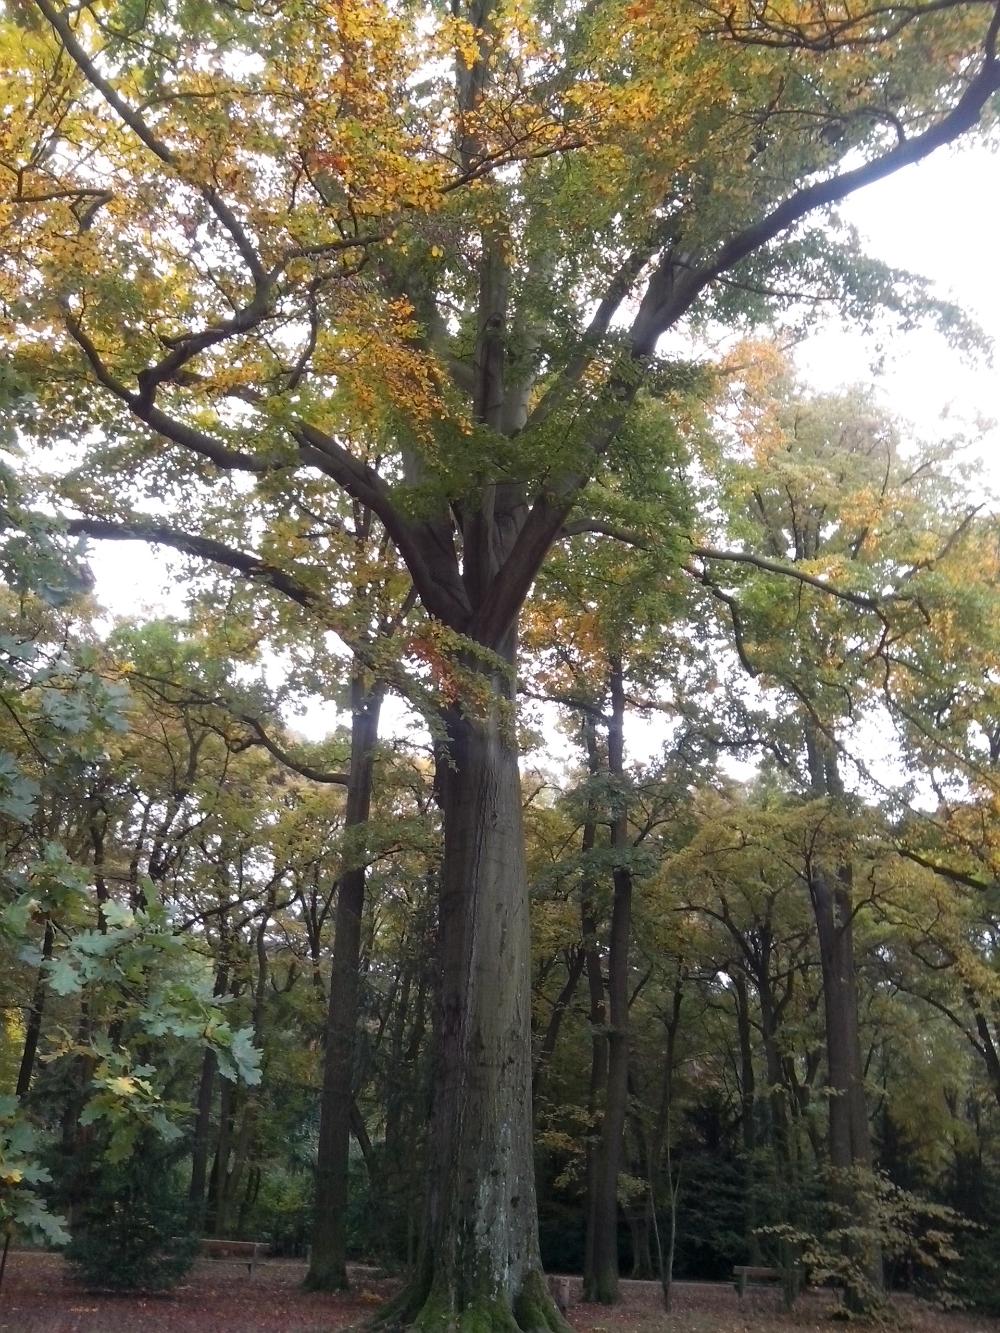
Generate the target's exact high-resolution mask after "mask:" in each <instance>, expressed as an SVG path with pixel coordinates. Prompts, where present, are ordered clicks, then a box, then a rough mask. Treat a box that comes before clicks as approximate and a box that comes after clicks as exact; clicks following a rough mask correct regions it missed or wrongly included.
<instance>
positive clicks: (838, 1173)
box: [806, 726, 884, 1311]
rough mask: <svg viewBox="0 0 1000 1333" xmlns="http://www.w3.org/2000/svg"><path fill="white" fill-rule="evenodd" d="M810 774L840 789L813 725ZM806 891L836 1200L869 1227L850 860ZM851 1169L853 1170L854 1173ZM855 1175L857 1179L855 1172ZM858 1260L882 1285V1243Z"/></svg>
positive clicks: (820, 871) (817, 867)
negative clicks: (819, 984)
mask: <svg viewBox="0 0 1000 1333" xmlns="http://www.w3.org/2000/svg"><path fill="white" fill-rule="evenodd" d="M806 745H807V754H808V760H809V775H810V780H811V785H812V790H813V793H814V795H816V796H826V797H830V798H833V799H838V798H839V797H841V796H842V795H843V790H842V786H841V782H840V775H839V773H838V770H837V756H836V754H835V752H834V751H833V750H832V748H831V746H830V744H829V742H828V741H827V740H826V738H825V737H821V736H820V735H819V734H818V733H817V731H816V730H815V728H813V727H812V726H810V727H808V728H807V731H806ZM809 893H810V898H811V900H812V907H813V916H814V919H815V922H816V934H817V938H818V941H819V953H820V966H821V971H822V975H823V1013H824V1020H825V1036H826V1053H827V1070H828V1083H829V1087H830V1097H829V1152H830V1165H831V1167H832V1168H833V1171H834V1177H835V1180H834V1192H835V1195H836V1198H835V1202H836V1203H838V1205H839V1206H840V1208H841V1210H842V1211H843V1212H845V1214H849V1215H852V1216H853V1217H854V1218H855V1219H856V1220H857V1221H860V1222H861V1223H862V1226H864V1225H865V1224H866V1223H867V1224H868V1225H869V1226H872V1225H873V1224H874V1220H875V1219H874V1217H873V1216H871V1214H870V1208H868V1207H866V1206H865V1204H864V1201H863V1199H862V1198H861V1192H860V1191H859V1189H858V1185H859V1183H861V1182H859V1180H858V1179H857V1173H858V1172H861V1173H870V1172H871V1169H872V1165H873V1161H874V1154H873V1152H872V1140H871V1128H870V1125H869V1121H868V1107H867V1102H866V1098H865V1086H864V1063H863V1060H862V1055H861V1032H860V1023H859V1018H858V986H857V965H856V961H855V954H854V895H853V884H852V871H851V866H850V865H849V864H844V865H841V866H839V867H838V868H837V869H836V870H832V869H831V868H830V867H829V866H827V865H825V864H823V863H822V862H821V861H817V862H816V863H815V864H813V865H812V866H811V868H810V875H809ZM848 1173H851V1174H850V1175H849V1174H848ZM852 1177H853V1178H852ZM852 1250H854V1251H856V1252H855V1253H854V1255H853V1257H854V1260H855V1262H856V1263H857V1264H858V1266H859V1267H860V1268H861V1269H862V1271H863V1272H864V1275H865V1279H866V1281H867V1284H868V1286H869V1288H870V1289H871V1290H876V1291H877V1290H878V1289H880V1288H881V1287H882V1285H883V1280H884V1279H883V1271H882V1254H881V1247H880V1245H879V1243H878V1241H877V1239H876V1238H874V1237H871V1238H869V1239H867V1240H860V1241H857V1242H853V1243H852ZM847 1299H848V1304H849V1305H850V1306H851V1307H852V1308H854V1309H855V1310H857V1311H863V1310H864V1309H865V1308H866V1307H867V1305H868V1304H869V1303H870V1302H869V1298H868V1296H866V1294H865V1293H864V1292H862V1291H861V1290H860V1289H859V1290H856V1291H854V1290H851V1289H850V1288H849V1289H848V1292H847Z"/></svg>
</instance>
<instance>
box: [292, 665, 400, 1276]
mask: <svg viewBox="0 0 1000 1333" xmlns="http://www.w3.org/2000/svg"><path fill="white" fill-rule="evenodd" d="M383 694H384V690H383V687H382V686H381V685H378V684H376V685H375V686H370V685H369V686H366V685H365V682H364V680H363V678H362V677H361V675H360V673H358V672H356V673H355V676H354V679H353V680H352V682H351V768H350V773H349V777H348V785H347V808H346V811H345V815H344V829H345V833H346V835H347V839H348V843H347V850H346V854H345V856H346V859H345V868H344V870H343V872H342V874H341V876H340V883H339V885H338V888H337V908H336V914H335V917H334V939H333V968H332V971H331V974H330V996H329V1008H328V1012H327V1025H326V1049H325V1051H324V1061H323V1093H322V1100H321V1103H320V1124H319V1153H318V1157H317V1163H316V1211H315V1220H314V1223H313V1235H312V1253H311V1256H310V1262H309V1271H308V1273H307V1274H306V1286H307V1287H310V1288H312V1289H313V1290H318V1291H334V1290H340V1289H343V1288H345V1287H346V1286H347V1230H346V1220H347V1203H348V1167H349V1162H350V1146H351V1111H352V1107H353V1105H354V1053H355V1035H356V1029H357V1021H358V967H359V963H360V958H361V918H362V915H363V913H364V905H365V861H364V855H363V851H362V849H361V848H360V847H359V846H353V847H352V846H351V843H350V839H351V837H352V835H353V836H357V833H358V830H360V829H362V828H363V827H364V825H365V824H367V823H368V818H369V815H370V814H371V803H372V787H373V784H374V780H375V746H376V744H377V742H378V724H379V713H380V710H381V706H382V698H383Z"/></svg>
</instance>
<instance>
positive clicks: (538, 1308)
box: [365, 1272, 571, 1333]
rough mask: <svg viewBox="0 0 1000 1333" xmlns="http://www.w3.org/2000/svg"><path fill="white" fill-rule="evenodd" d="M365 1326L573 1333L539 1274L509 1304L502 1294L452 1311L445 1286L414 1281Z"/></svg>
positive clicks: (465, 1332) (380, 1330) (387, 1331)
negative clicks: (512, 1302)
mask: <svg viewBox="0 0 1000 1333" xmlns="http://www.w3.org/2000/svg"><path fill="white" fill-rule="evenodd" d="M365 1327H366V1329H368V1330H370V1331H371V1333H402V1331H403V1330H415V1331H416V1333H571V1326H570V1325H569V1324H568V1323H567V1322H566V1320H565V1319H564V1318H563V1317H562V1315H561V1314H560V1313H559V1310H558V1308H557V1306H556V1303H555V1301H554V1300H553V1299H552V1294H551V1293H550V1291H549V1289H548V1285H547V1283H546V1281H545V1278H544V1277H543V1276H542V1274H541V1273H540V1272H533V1273H530V1274H529V1275H528V1277H527V1278H526V1279H525V1281H524V1284H523V1286H522V1288H521V1293H520V1295H519V1296H518V1298H517V1300H516V1301H515V1302H514V1304H513V1306H512V1305H511V1304H510V1302H509V1301H507V1300H505V1299H504V1298H503V1297H502V1296H499V1297H491V1296H482V1297H478V1298H475V1299H472V1300H468V1301H466V1302H465V1304H464V1305H463V1306H462V1308H461V1309H456V1308H455V1300H454V1295H453V1293H451V1292H450V1291H448V1290H447V1289H446V1288H444V1286H443V1284H438V1283H431V1284H430V1285H429V1286H428V1285H427V1284H426V1283H423V1282H417V1283H414V1284H413V1285H412V1286H410V1287H407V1288H406V1289H405V1290H404V1291H402V1292H401V1293H400V1294H399V1295H398V1296H397V1297H396V1298H395V1299H394V1300H392V1301H390V1302H389V1303H388V1305H385V1306H383V1308H382V1309H381V1310H380V1311H379V1312H378V1314H377V1315H375V1317H374V1319H372V1320H371V1322H370V1323H368V1324H366V1325H365Z"/></svg>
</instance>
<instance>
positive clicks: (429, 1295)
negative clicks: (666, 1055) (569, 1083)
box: [383, 647, 566, 1333]
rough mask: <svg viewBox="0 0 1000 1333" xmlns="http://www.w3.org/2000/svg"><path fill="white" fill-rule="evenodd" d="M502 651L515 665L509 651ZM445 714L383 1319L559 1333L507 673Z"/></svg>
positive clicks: (484, 679)
mask: <svg viewBox="0 0 1000 1333" xmlns="http://www.w3.org/2000/svg"><path fill="white" fill-rule="evenodd" d="M507 655H508V660H510V661H511V662H512V661H513V650H512V647H511V648H510V649H509V651H508V654H507ZM479 682H480V684H481V686H482V689H481V690H480V691H478V692H477V693H478V695H479V699H478V707H476V708H475V709H474V708H473V707H472V705H471V704H470V705H469V706H468V707H460V706H455V707H454V708H452V709H450V710H449V711H448V712H447V714H446V715H445V718H444V725H445V728H446V743H445V744H444V745H443V746H442V747H441V752H440V754H439V771H438V782H439V792H440V801H441V808H442V814H443V816H444V830H445V831H444V860H443V865H442V871H441V900H440V914H439V923H438V931H439V937H438V938H439V945H438V947H439V967H440V973H441V996H440V1014H439V1020H438V1044H437V1053H436V1064H435V1070H434V1083H433V1087H434V1094H433V1097H434V1100H433V1107H432V1115H431V1132H430V1147H429V1152H430V1163H429V1166H430V1170H429V1186H428V1198H427V1209H426V1219H425V1234H424V1237H423V1247H422V1257H421V1261H420V1263H419V1265H418V1271H417V1276H416V1279H415V1281H414V1283H413V1285H412V1286H411V1288H410V1289H409V1290H408V1291H407V1292H406V1293H404V1296H403V1298H402V1299H401V1300H400V1302H399V1303H398V1304H397V1305H396V1306H395V1307H394V1308H393V1309H391V1310H390V1311H387V1312H386V1313H385V1315H384V1316H383V1322H385V1323H389V1324H407V1325H412V1326H414V1327H418V1328H426V1329H453V1328H454V1329H459V1328H460V1329H468V1330H477V1331H478V1330H484V1331H485V1330H495V1329H496V1330H498V1329H508V1330H513V1329H518V1328H519V1329H522V1330H530V1331H532V1333H536V1331H537V1333H542V1331H544V1330H557V1329H565V1328H566V1325H565V1323H564V1321H563V1320H562V1317H561V1316H560V1315H559V1313H558V1311H557V1309H556V1306H555V1303H554V1301H553V1300H552V1299H551V1297H550V1295H549V1292H548V1289H547V1286H546V1284H545V1280H544V1278H543V1276H542V1271H541V1259H540V1255H539V1247H538V1222H537V1211H536V1203H535V1179H534V1162H533V1154H532V1123H531V1015H530V999H531V986H530V936H529V920H528V884H527V871H526V866H525V856H524V834H523V828H522V818H521V785H520V776H519V772H518V762H517V749H516V742H515V739H514V715H513V702H514V696H513V672H512V671H511V673H510V675H507V674H506V673H503V672H499V673H497V674H496V675H492V676H487V675H485V674H480V676H479Z"/></svg>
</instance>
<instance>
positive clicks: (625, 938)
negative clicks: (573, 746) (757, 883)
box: [583, 661, 632, 1304]
mask: <svg viewBox="0 0 1000 1333" xmlns="http://www.w3.org/2000/svg"><path fill="white" fill-rule="evenodd" d="M624 722H625V692H624V682H623V679H622V668H621V663H620V662H618V661H616V662H614V663H613V664H612V670H611V719H610V722H609V725H608V770H609V772H610V774H611V777H612V778H613V779H615V780H617V782H618V784H619V790H618V791H617V793H616V795H615V800H616V803H617V804H616V809H615V811H614V814H613V818H612V822H611V845H612V848H613V849H614V851H615V853H616V854H617V855H618V856H619V857H623V856H624V853H625V852H626V849H627V848H628V810H627V806H626V802H625V793H624V790H623V786H622V784H623V781H624V774H625V753H624ZM613 878H614V900H613V903H612V907H611V933H610V940H609V948H608V1082H607V1090H606V1093H605V1098H604V1116H603V1119H602V1121H601V1138H600V1144H599V1147H598V1152H597V1168H596V1171H595V1177H594V1183H595V1187H596V1188H595V1194H594V1201H593V1205H592V1209H591V1211H590V1217H589V1221H590V1224H591V1226H592V1228H593V1241H592V1242H590V1243H588V1245H587V1257H588V1259H589V1261H590V1262H589V1266H588V1267H587V1268H585V1270H584V1274H583V1292H584V1299H585V1300H588V1301H600V1302H603V1303H605V1304H614V1303H616V1302H617V1301H618V1300H619V1288H618V1176H619V1173H620V1171H621V1157H622V1136H623V1134H624V1130H625V1114H626V1111H627V1109H628V1060H629V1041H628V952H629V942H630V936H631V931H632V875H631V872H630V870H629V869H628V866H627V865H625V864H623V863H622V861H621V860H619V863H618V864H617V865H616V867H615V869H614V872H613Z"/></svg>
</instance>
